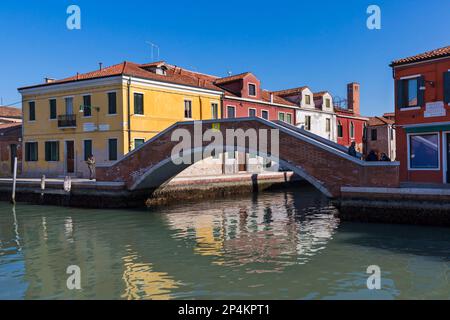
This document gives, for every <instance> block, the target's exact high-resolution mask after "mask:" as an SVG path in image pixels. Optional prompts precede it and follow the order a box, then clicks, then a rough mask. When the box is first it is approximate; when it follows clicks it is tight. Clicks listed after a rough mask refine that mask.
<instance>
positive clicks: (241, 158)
mask: <svg viewBox="0 0 450 320" xmlns="http://www.w3.org/2000/svg"><path fill="white" fill-rule="evenodd" d="M237 159H238V166H239V169H238V170H239V172H244V171H247V154H246V153H245V152H238V157H237Z"/></svg>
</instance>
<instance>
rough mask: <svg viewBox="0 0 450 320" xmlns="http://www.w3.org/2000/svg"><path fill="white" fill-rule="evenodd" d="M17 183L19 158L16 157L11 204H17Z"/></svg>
mask: <svg viewBox="0 0 450 320" xmlns="http://www.w3.org/2000/svg"><path fill="white" fill-rule="evenodd" d="M16 182H17V157H14V173H13V189H12V196H11V203H12V204H16Z"/></svg>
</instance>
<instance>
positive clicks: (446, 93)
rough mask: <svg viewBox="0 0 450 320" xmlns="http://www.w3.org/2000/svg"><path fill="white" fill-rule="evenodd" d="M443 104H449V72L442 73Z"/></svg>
mask: <svg viewBox="0 0 450 320" xmlns="http://www.w3.org/2000/svg"><path fill="white" fill-rule="evenodd" d="M444 102H445V103H450V71H447V72H444Z"/></svg>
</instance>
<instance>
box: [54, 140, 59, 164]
mask: <svg viewBox="0 0 450 320" xmlns="http://www.w3.org/2000/svg"><path fill="white" fill-rule="evenodd" d="M55 147H56V158H55V160H56V161H59V141H57V142H55Z"/></svg>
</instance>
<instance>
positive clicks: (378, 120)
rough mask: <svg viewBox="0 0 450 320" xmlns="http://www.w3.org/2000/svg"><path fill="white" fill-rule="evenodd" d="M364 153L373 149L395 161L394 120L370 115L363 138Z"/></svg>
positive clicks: (379, 154)
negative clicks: (364, 137)
mask: <svg viewBox="0 0 450 320" xmlns="http://www.w3.org/2000/svg"><path fill="white" fill-rule="evenodd" d="M364 150H365V155H366V156H367V154H368V153H369V152H370V151H371V150H373V151H375V152H376V153H377V154H378V157H380V156H381V154H382V153H384V154H386V155H387V156H388V157H389V159H391V160H392V161H395V158H396V145H395V128H394V121H392V120H389V119H387V118H384V117H370V118H369V121H368V122H367V132H366V139H365V148H364Z"/></svg>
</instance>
